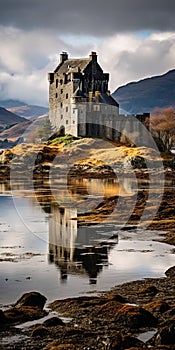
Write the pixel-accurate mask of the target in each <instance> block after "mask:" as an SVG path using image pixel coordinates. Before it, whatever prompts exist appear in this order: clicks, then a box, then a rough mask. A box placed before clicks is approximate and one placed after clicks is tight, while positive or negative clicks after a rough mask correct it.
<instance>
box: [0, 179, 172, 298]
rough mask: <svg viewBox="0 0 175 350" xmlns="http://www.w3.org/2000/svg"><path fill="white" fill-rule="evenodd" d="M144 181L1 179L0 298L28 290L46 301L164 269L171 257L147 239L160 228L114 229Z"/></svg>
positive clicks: (127, 213)
mask: <svg viewBox="0 0 175 350" xmlns="http://www.w3.org/2000/svg"><path fill="white" fill-rule="evenodd" d="M147 187H148V184H147V183H146V182H144V184H142V185H141V187H140V188H138V185H136V184H135V182H134V181H133V180H132V179H128V181H127V180H126V179H124V181H123V182H122V183H120V184H118V182H117V181H116V180H110V181H108V180H99V179H89V180H87V179H75V178H74V179H72V180H71V181H69V183H68V184H67V185H66V186H65V183H64V181H63V179H58V180H57V181H55V182H54V183H52V186H50V185H49V184H48V182H46V181H43V180H41V181H36V182H35V183H34V185H33V184H31V183H21V182H20V183H15V185H14V186H13V188H12V190H11V191H10V188H9V184H8V183H6V184H1V192H0V276H1V277H0V304H2V305H5V304H9V303H13V302H15V301H16V300H17V299H18V298H19V297H20V296H21V295H22V294H23V293H24V292H27V291H32V290H35V291H39V292H41V293H42V294H44V295H45V296H46V297H47V299H48V302H49V301H52V300H55V299H61V298H66V297H73V296H80V295H84V294H87V293H96V292H98V291H102V290H109V289H110V288H111V287H113V286H114V285H117V284H121V283H123V282H127V281H131V280H136V279H141V278H144V277H159V276H164V272H165V271H166V269H168V268H169V267H170V266H172V265H174V262H175V258H174V255H173V254H172V253H171V246H169V245H167V244H164V243H158V242H156V241H155V239H157V238H160V237H161V235H162V233H161V232H156V231H149V230H145V229H143V228H142V227H139V228H138V229H136V228H134V227H132V226H130V227H127V229H124V228H123V229H122V230H121V229H120V228H121V227H122V226H124V227H125V225H126V222H127V219H128V217H129V216H130V213H132V211H133V207H134V206H135V204H136V200H137V195H138V191H145V189H147ZM154 192H155V193H156V192H157V185H156V184H155V188H154ZM155 193H154V194H155ZM116 196H117V201H116ZM147 209H148V208H147ZM150 211H151V213H152V209H151V210H150ZM146 218H147V219H149V210H147V217H146ZM153 239H154V240H153Z"/></svg>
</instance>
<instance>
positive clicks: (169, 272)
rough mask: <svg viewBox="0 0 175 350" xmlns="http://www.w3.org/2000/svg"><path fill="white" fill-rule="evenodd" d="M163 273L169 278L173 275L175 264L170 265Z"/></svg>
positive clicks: (174, 274) (174, 273) (174, 275)
mask: <svg viewBox="0 0 175 350" xmlns="http://www.w3.org/2000/svg"><path fill="white" fill-rule="evenodd" d="M165 275H166V276H167V277H170V278H174V277H175V266H172V267H170V268H169V269H168V270H167V271H165Z"/></svg>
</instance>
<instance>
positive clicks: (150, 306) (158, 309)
mask: <svg viewBox="0 0 175 350" xmlns="http://www.w3.org/2000/svg"><path fill="white" fill-rule="evenodd" d="M144 308H145V309H146V310H147V311H149V312H151V313H152V314H153V315H154V316H156V317H157V316H158V315H159V314H163V313H164V312H166V311H167V310H169V309H170V306H169V305H168V304H167V303H166V302H165V301H164V300H161V299H158V300H155V301H151V302H150V303H147V304H145V305H144Z"/></svg>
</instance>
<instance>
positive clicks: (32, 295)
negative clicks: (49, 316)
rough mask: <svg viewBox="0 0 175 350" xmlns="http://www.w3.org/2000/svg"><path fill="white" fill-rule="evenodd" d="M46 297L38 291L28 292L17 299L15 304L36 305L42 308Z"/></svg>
mask: <svg viewBox="0 0 175 350" xmlns="http://www.w3.org/2000/svg"><path fill="white" fill-rule="evenodd" d="M46 300H47V298H46V297H45V296H44V295H42V294H40V293H38V292H28V293H25V294H23V295H22V297H21V298H19V299H18V300H17V302H16V303H15V306H36V307H38V308H40V309H43V307H44V305H45V303H46Z"/></svg>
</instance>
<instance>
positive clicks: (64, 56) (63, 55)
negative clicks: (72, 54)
mask: <svg viewBox="0 0 175 350" xmlns="http://www.w3.org/2000/svg"><path fill="white" fill-rule="evenodd" d="M67 60H68V53H67V52H65V51H63V52H62V53H60V63H64V62H65V61H67Z"/></svg>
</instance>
